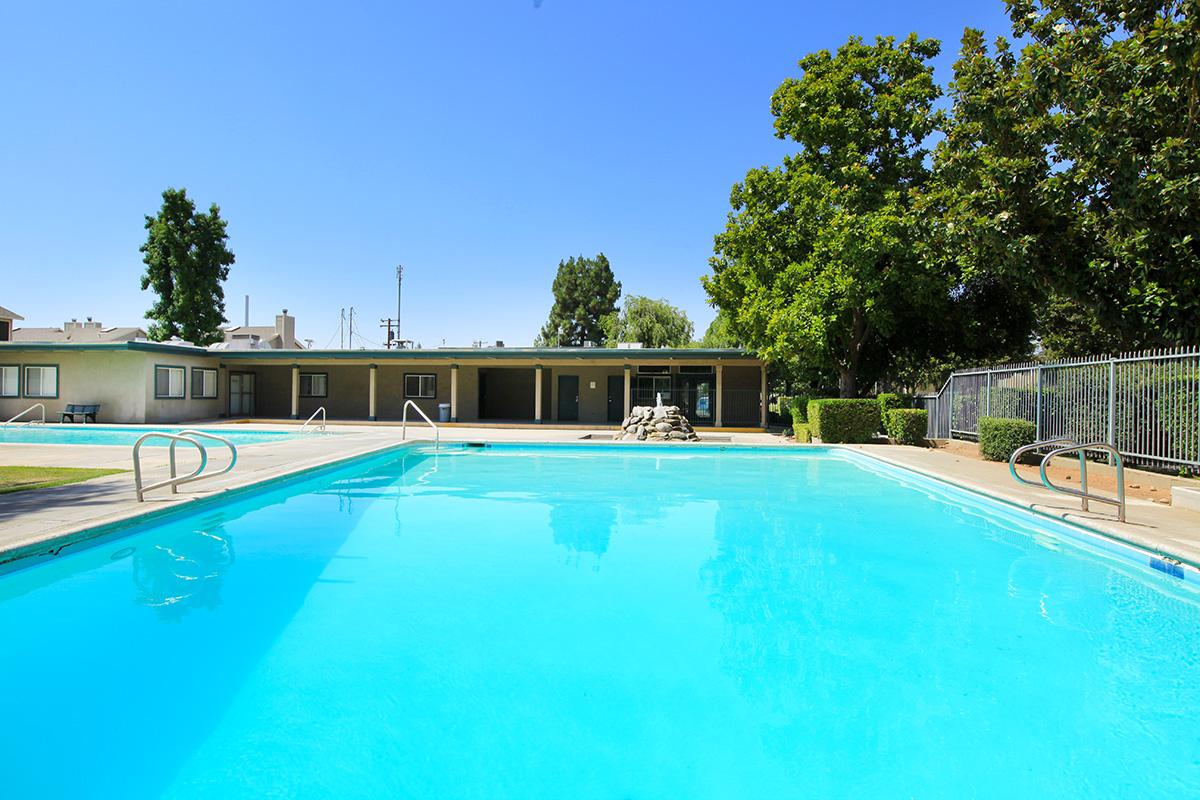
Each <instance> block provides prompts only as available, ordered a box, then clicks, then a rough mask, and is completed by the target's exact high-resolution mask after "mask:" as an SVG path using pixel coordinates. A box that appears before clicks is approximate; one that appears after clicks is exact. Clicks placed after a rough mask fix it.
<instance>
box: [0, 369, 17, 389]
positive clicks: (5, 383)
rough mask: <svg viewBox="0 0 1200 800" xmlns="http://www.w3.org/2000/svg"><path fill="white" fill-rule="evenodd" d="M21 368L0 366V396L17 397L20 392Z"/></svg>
mask: <svg viewBox="0 0 1200 800" xmlns="http://www.w3.org/2000/svg"><path fill="white" fill-rule="evenodd" d="M20 390H21V368H20V367H18V366H15V365H14V366H11V367H0V397H18V396H20V394H21V391H20Z"/></svg>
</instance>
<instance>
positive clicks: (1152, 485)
mask: <svg viewBox="0 0 1200 800" xmlns="http://www.w3.org/2000/svg"><path fill="white" fill-rule="evenodd" d="M935 447H936V448H937V449H938V450H941V451H943V452H946V453H949V454H951V455H953V456H954V459H955V461H957V460H959V459H971V460H974V461H981V460H982V459H981V458H980V456H979V445H977V444H976V443H975V442H965V441H960V440H958V439H955V440H952V441H939V442H937V443H936V445H935ZM1017 472H1018V473H1020V475H1021V477H1023V478H1026V479H1028V480H1033V481H1037V480H1040V479H1039V477H1038V468H1037V467H1036V466H1033V465H1030V464H1018V465H1017ZM1087 472H1088V491H1093V492H1099V493H1102V494H1115V493H1116V491H1117V470H1116V469H1115V468H1114V467H1110V466H1108V465H1107V464H1105V463H1103V462H1098V461H1090V462H1088V471H1087ZM1046 476H1047V477H1048V478H1050V480H1051V481H1052V482H1054V483H1057V484H1061V485H1063V486H1072V487H1074V488H1076V489H1078V488H1079V459H1078V458H1077V457H1075V456H1068V457H1063V458H1056V459H1054V461H1052V462H1051V463H1050V464H1049V465H1048V466H1047V468H1046ZM1175 483H1179V484H1182V485H1188V486H1196V485H1200V481H1196V480H1194V479H1191V478H1178V477H1175V476H1172V475H1163V474H1160V473H1157V472H1146V471H1145V470H1140V469H1132V468H1130V467H1126V468H1125V496H1126V497H1137V498H1140V499H1142V500H1153V501H1154V502H1156V503H1162V504H1163V505H1170V504H1171V486H1172V485H1173V484H1175Z"/></svg>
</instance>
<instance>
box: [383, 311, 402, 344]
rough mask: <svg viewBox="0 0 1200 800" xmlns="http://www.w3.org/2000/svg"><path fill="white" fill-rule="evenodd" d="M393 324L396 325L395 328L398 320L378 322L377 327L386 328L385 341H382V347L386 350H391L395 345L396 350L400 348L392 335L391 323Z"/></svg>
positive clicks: (389, 319) (398, 322)
mask: <svg viewBox="0 0 1200 800" xmlns="http://www.w3.org/2000/svg"><path fill="white" fill-rule="evenodd" d="M393 322H395V323H396V325H397V327H398V326H399V324H400V320H398V319H397V320H393V319H391V318H390V317H389V318H388V319H381V320H379V327H381V328H387V339H385V340H384V342H383V346H384V347H386V348H387V349H388V350H391V349H392V345H393V344H395V345H396V347H397V348H398V347H400V342H399V340H398V339H396V335H395V334H394V333H392V323H393Z"/></svg>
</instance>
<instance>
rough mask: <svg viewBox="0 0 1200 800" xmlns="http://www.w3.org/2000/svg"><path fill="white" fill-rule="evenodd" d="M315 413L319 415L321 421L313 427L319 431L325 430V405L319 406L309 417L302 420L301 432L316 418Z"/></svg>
mask: <svg viewBox="0 0 1200 800" xmlns="http://www.w3.org/2000/svg"><path fill="white" fill-rule="evenodd" d="M317 414H320V415H321V422H320V423H319V424H317V425H316V426H314V427H316V428H317V429H318V430H319V431H321V433H324V432H325V423H326V421H327V420H326V417H325V406H321V407H320V408H318V409H317V410H316V411H314V412H313V413H312V416H311V417H309V418H308V419H306V420H305V421H304V424H303V425H301V426H300V432H301V433H304V431H305V429H306V428H307V427H308V426H309V424H311V423H312V421H313V420H314V419H316V418H317Z"/></svg>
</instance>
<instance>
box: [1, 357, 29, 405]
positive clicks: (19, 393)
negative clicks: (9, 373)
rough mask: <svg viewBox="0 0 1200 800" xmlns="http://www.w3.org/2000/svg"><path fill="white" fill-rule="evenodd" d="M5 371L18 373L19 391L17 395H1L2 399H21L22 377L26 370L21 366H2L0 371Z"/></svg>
mask: <svg viewBox="0 0 1200 800" xmlns="http://www.w3.org/2000/svg"><path fill="white" fill-rule="evenodd" d="M4 369H15V370H16V371H17V391H16V394H0V397H10V398H11V397H20V396H21V386H22V382H21V376H22V375H23V374H24V372H25V370H24V369H23V367H22V366H21V365H20V364H0V370H4Z"/></svg>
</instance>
